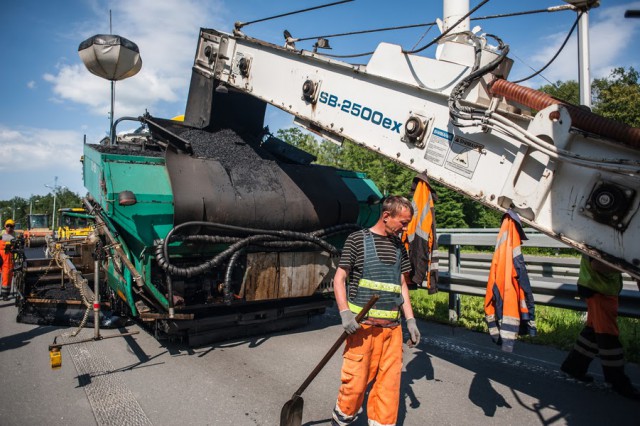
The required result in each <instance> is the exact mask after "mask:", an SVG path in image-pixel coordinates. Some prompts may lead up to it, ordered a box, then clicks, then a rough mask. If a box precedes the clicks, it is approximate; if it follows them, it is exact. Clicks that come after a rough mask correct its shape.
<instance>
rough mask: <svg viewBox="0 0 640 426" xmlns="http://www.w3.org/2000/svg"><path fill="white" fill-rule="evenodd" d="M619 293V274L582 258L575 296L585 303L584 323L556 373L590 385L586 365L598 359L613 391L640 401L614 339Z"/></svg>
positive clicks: (594, 260) (616, 335)
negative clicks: (582, 299)
mask: <svg viewBox="0 0 640 426" xmlns="http://www.w3.org/2000/svg"><path fill="white" fill-rule="evenodd" d="M621 290H622V274H621V273H620V271H618V270H616V269H614V268H611V267H610V266H608V265H606V264H604V263H602V262H600V261H598V260H597V259H593V258H591V257H589V256H585V255H583V256H582V259H581V260H580V275H579V276H578V293H579V294H580V297H582V298H584V299H585V300H586V302H587V323H586V325H585V327H584V328H583V329H582V331H581V332H580V335H579V336H578V339H577V340H576V343H575V345H574V347H573V350H571V352H569V355H568V356H567V358H566V359H565V360H564V362H563V363H562V366H561V367H560V369H561V370H562V371H564V372H565V373H566V374H568V375H569V376H571V377H573V378H575V379H577V380H580V381H583V382H592V381H593V377H591V376H590V375H588V374H587V370H588V369H589V364H591V361H592V360H593V358H595V357H596V356H599V357H600V363H601V364H602V371H603V373H604V379H605V381H606V382H607V383H610V384H611V387H612V388H613V390H614V391H616V392H618V393H619V394H620V395H623V396H625V397H628V398H632V399H636V400H639V399H640V393H639V392H638V390H637V389H635V388H634V387H633V385H632V384H631V380H629V377H628V376H627V375H626V374H625V372H624V354H623V350H622V344H621V343H620V339H618V335H619V334H620V333H619V331H618V294H619V293H620V291H621Z"/></svg>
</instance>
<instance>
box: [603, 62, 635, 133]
mask: <svg viewBox="0 0 640 426" xmlns="http://www.w3.org/2000/svg"><path fill="white" fill-rule="evenodd" d="M639 77H640V75H639V74H638V71H636V70H635V69H634V68H633V67H629V69H628V70H625V69H624V68H616V69H614V70H613V71H611V74H610V75H609V77H607V78H600V79H596V80H594V82H593V85H592V90H591V93H592V97H593V104H594V108H593V110H594V112H596V113H598V114H600V115H602V116H604V117H607V118H611V119H613V120H616V121H620V122H622V123H625V124H628V125H629V126H632V127H640V84H638V80H639Z"/></svg>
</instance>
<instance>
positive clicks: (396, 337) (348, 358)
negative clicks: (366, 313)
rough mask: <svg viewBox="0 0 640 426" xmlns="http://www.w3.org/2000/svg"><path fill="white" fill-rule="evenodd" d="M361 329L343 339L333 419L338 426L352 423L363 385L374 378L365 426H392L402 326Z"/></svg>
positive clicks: (398, 398) (395, 408)
mask: <svg viewBox="0 0 640 426" xmlns="http://www.w3.org/2000/svg"><path fill="white" fill-rule="evenodd" d="M361 326H362V327H361V328H359V329H358V330H357V331H356V332H355V333H354V334H351V335H349V336H348V337H347V343H346V346H345V350H344V354H343V357H344V360H343V364H342V372H341V381H342V385H341V386H340V391H339V393H338V401H337V403H336V407H335V409H334V413H333V418H334V420H335V421H336V423H338V424H339V425H344V424H348V423H350V422H351V421H353V419H354V418H355V415H356V414H357V412H358V410H360V407H361V406H362V402H363V400H364V395H365V391H366V389H367V386H368V385H369V384H370V383H371V382H372V381H374V379H375V383H374V384H373V386H372V388H371V391H370V392H369V399H368V400H367V417H368V419H369V424H375V425H381V426H382V425H384V426H387V425H395V424H396V421H397V419H398V405H399V403H400V375H401V373H402V327H401V326H400V325H398V326H396V327H393V328H390V327H377V326H372V325H367V324H361Z"/></svg>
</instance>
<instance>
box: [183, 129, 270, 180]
mask: <svg viewBox="0 0 640 426" xmlns="http://www.w3.org/2000/svg"><path fill="white" fill-rule="evenodd" d="M180 137H182V138H183V139H185V140H187V141H188V142H189V143H190V144H191V148H192V149H193V154H194V156H196V157H200V158H206V159H214V160H217V161H218V162H219V163H220V164H221V165H222V167H224V168H225V169H226V170H227V171H229V172H230V173H232V174H233V181H234V184H236V185H245V186H249V187H255V186H256V184H257V182H261V186H262V185H266V186H269V187H273V186H271V185H270V183H276V182H277V179H276V176H278V174H279V173H281V172H279V171H280V166H279V165H278V163H277V161H276V159H275V158H274V157H273V156H272V155H271V154H270V153H268V152H267V151H266V150H263V149H260V148H259V147H258V146H254V144H252V143H250V142H249V141H248V140H246V139H243V138H242V136H240V135H239V134H238V133H236V132H234V131H233V130H231V129H222V130H219V131H217V132H213V133H212V132H206V131H203V130H197V129H189V130H187V131H185V132H183V133H181V134H180ZM275 187H279V185H276V186H275ZM254 189H255V188H254Z"/></svg>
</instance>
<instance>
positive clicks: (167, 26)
mask: <svg viewBox="0 0 640 426" xmlns="http://www.w3.org/2000/svg"><path fill="white" fill-rule="evenodd" d="M111 7H112V16H113V33H114V34H119V35H121V36H122V37H125V38H127V39H129V40H131V41H133V42H134V43H136V44H137V45H138V47H139V49H140V55H141V57H142V70H141V71H140V72H139V73H138V74H137V75H135V76H134V77H132V78H130V79H128V80H124V81H120V82H117V83H116V103H115V116H116V117H118V116H123V115H140V114H142V113H143V112H144V111H145V109H149V110H150V112H152V114H155V115H163V113H164V114H166V112H165V111H159V112H156V111H154V108H155V107H157V106H158V105H159V104H160V103H165V102H167V103H172V102H178V103H181V104H182V105H184V102H185V100H186V95H187V88H188V85H189V81H190V77H191V66H192V64H193V56H194V54H195V48H196V41H197V37H198V30H199V28H200V26H210V25H218V26H220V25H221V23H220V21H219V20H217V18H216V17H217V16H219V14H218V13H216V12H218V11H219V10H220V9H221V6H220V5H219V4H218V2H216V1H206V0H186V1H182V2H180V6H179V7H176V4H175V2H173V1H168V0H141V1H135V2H115V3H113V4H112V5H111ZM99 9H100V8H99V7H97V6H96V7H95V10H96V22H95V23H94V24H95V25H87V23H83V24H82V27H83V29H82V30H78V31H80V33H78V34H76V35H75V37H76V39H77V40H79V41H81V40H84V39H87V38H88V37H91V36H92V35H94V34H95V33H96V28H100V27H101V25H100V24H99V23H98V22H99V21H102V20H103V19H104V17H103V15H104V11H103V10H99ZM78 25H80V24H78ZM97 32H98V33H99V32H100V31H97ZM102 32H104V31H102ZM43 78H44V80H45V81H47V82H49V83H51V84H52V89H53V93H54V94H55V97H56V98H57V99H58V100H62V101H68V102H72V103H75V104H79V105H82V106H87V107H89V110H90V111H91V112H92V113H93V114H95V115H102V116H104V115H105V114H106V113H107V112H108V111H109V110H110V99H111V98H110V84H109V82H108V81H107V80H103V79H101V78H99V77H97V76H95V75H93V74H90V73H89V72H88V71H87V70H86V69H85V67H84V65H83V64H82V63H81V61H80V58H79V57H76V58H75V59H73V60H72V62H71V63H64V64H61V65H59V67H58V71H57V73H55V74H51V73H49V74H45V75H44V77H43Z"/></svg>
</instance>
